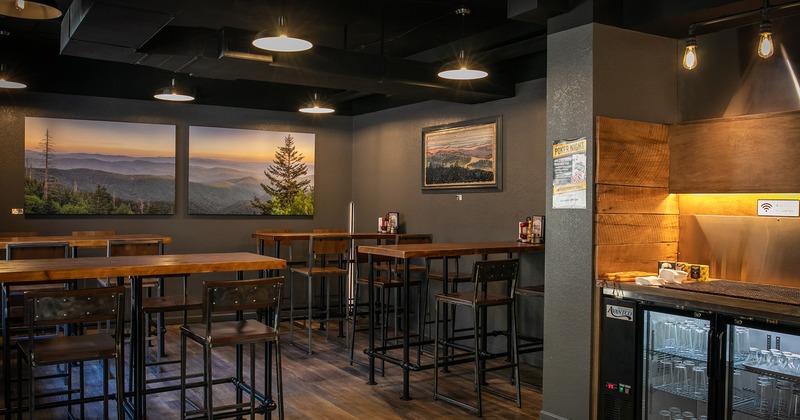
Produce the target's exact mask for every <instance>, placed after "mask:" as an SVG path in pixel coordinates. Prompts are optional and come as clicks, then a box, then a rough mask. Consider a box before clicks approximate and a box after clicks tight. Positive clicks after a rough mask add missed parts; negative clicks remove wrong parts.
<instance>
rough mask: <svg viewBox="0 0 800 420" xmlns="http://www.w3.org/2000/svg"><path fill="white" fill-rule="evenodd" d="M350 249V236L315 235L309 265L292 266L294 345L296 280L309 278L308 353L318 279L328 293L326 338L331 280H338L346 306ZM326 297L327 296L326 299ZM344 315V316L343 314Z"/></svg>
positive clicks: (324, 300) (291, 330)
mask: <svg viewBox="0 0 800 420" xmlns="http://www.w3.org/2000/svg"><path fill="white" fill-rule="evenodd" d="M349 248H350V237H349V236H348V235H338V234H336V233H331V234H326V235H324V236H311V238H310V239H309V241H308V264H307V265H306V266H303V267H292V268H291V270H290V272H289V273H290V276H289V295H290V296H289V341H290V342H291V343H294V293H293V290H294V288H293V287H292V286H293V285H294V278H295V276H303V277H305V278H306V280H307V282H306V284H307V286H306V290H307V294H308V301H307V306H308V312H307V319H306V329H307V330H308V346H307V348H306V350H307V351H308V354H311V353H312V349H311V347H312V345H311V343H312V338H311V333H312V326H311V323H312V322H311V321H312V319H313V318H314V302H313V301H314V292H313V289H314V284H315V280H316V281H319V283H320V285H321V290H322V291H323V292H324V294H323V297H322V298H321V299H320V305H319V307H320V308H322V307H323V305H324V307H325V309H324V312H325V319H324V320H323V321H320V327H322V326H323V325H324V328H325V331H326V338H327V337H328V336H329V331H330V290H329V285H330V283H329V280H331V279H333V278H336V279H337V281H338V282H339V283H338V284H339V285H340V287H339V290H340V294H339V300H340V302H339V303H340V306H342V305H341V304H342V302H341V301H342V300H343V299H342V297H343V296H342V294H341V290H342V287H341V285H342V284H343V279H345V278H346V277H347V264H346V263H347V255H346V253H347V251H348V249H349ZM324 296H327V298H326V297H324ZM340 315H341V314H340Z"/></svg>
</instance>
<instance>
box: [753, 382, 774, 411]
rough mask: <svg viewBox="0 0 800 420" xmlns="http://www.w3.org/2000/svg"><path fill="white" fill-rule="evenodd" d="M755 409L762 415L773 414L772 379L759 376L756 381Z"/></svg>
mask: <svg viewBox="0 0 800 420" xmlns="http://www.w3.org/2000/svg"><path fill="white" fill-rule="evenodd" d="M753 406H754V407H753V408H755V410H756V411H757V412H758V413H759V414H762V415H767V414H769V413H771V412H772V378H770V377H766V376H759V377H758V379H757V380H756V396H755V398H754V399H753Z"/></svg>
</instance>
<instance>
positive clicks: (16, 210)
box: [11, 209, 25, 214]
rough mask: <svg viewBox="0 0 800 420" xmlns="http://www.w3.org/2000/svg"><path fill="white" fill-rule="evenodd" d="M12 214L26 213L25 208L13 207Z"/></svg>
mask: <svg viewBox="0 0 800 420" xmlns="http://www.w3.org/2000/svg"><path fill="white" fill-rule="evenodd" d="M11 214H25V209H11Z"/></svg>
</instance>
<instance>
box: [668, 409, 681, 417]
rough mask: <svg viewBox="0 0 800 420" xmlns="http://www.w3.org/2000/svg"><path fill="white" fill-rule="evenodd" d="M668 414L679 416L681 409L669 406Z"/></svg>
mask: <svg viewBox="0 0 800 420" xmlns="http://www.w3.org/2000/svg"><path fill="white" fill-rule="evenodd" d="M669 412H670V414H672V418H673V419H674V418H675V417H680V416H681V409H680V408H678V407H670V408H669Z"/></svg>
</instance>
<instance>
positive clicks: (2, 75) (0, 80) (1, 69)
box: [0, 64, 28, 89]
mask: <svg viewBox="0 0 800 420" xmlns="http://www.w3.org/2000/svg"><path fill="white" fill-rule="evenodd" d="M9 79H10V77H9V75H8V74H6V66H5V64H0V89H24V88H26V87H28V85H26V84H25V83H21V82H15V81H13V80H9Z"/></svg>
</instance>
